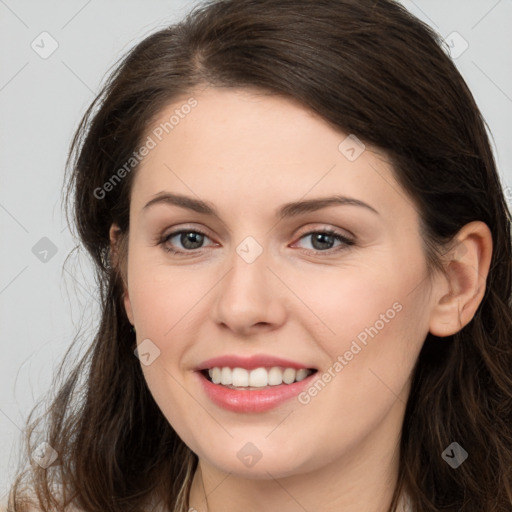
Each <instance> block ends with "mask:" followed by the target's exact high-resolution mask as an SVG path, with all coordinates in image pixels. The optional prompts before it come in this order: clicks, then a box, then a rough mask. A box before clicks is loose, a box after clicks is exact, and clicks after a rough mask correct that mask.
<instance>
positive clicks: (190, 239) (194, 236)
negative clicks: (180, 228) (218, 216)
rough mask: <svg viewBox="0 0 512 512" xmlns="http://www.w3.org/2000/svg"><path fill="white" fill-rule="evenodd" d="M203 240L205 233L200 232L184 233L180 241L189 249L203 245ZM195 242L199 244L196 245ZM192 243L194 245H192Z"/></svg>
mask: <svg viewBox="0 0 512 512" xmlns="http://www.w3.org/2000/svg"><path fill="white" fill-rule="evenodd" d="M202 241H203V235H201V234H200V233H192V232H190V233H182V234H181V240H180V242H181V243H182V244H183V247H186V248H187V249H197V248H198V247H199V246H201V242H202ZM194 244H197V246H195V245H194ZM191 245H192V246H191Z"/></svg>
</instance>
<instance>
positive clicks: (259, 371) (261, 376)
mask: <svg viewBox="0 0 512 512" xmlns="http://www.w3.org/2000/svg"><path fill="white" fill-rule="evenodd" d="M267 385H268V372H267V370H265V368H256V369H255V370H251V373H249V386H251V387H255V388H263V387H265V386H267Z"/></svg>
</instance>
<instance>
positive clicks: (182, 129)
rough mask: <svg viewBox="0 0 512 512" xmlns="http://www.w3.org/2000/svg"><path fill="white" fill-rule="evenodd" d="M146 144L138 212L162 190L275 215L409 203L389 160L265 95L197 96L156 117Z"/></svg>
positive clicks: (216, 92)
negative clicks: (284, 208) (309, 200)
mask: <svg viewBox="0 0 512 512" xmlns="http://www.w3.org/2000/svg"><path fill="white" fill-rule="evenodd" d="M192 105H193V106H192ZM146 140H151V141H152V142H151V146H152V148H151V149H150V151H149V152H148V154H147V156H145V157H144V159H143V160H142V161H141V164H140V166H139V168H138V170H137V173H136V176H135V180H134V184H133V194H132V201H133V202H134V203H135V204H134V207H136V208H138V209H141V208H142V207H143V206H144V204H146V202H147V200H149V199H151V198H152V197H153V196H154V195H156V194H158V193H160V192H162V191H163V190H168V191H176V192H179V193H186V194H187V195H195V196H198V197H201V198H204V199H206V200H208V199H211V200H212V201H213V202H215V203H216V202H220V203H223V204H229V203H230V202H235V201H237V202H238V203H240V201H243V202H244V204H245V205H246V206H249V205H250V204H251V203H254V205H257V206H259V207H260V208H270V205H272V209H273V210H275V203H276V202H279V203H282V202H286V201H290V202H291V201H296V200H297V199H299V198H301V197H305V196H307V197H316V196H319V195H325V194H332V193H333V192H336V193H343V194H344V195H351V196H354V197H356V196H361V195H364V196H365V197H366V198H367V199H372V201H373V202H374V203H375V204H374V206H375V207H376V208H378V206H379V204H380V206H381V208H382V207H383V206H384V205H383V204H382V203H385V202H386V201H387V202H388V203H389V204H388V205H387V206H389V207H391V208H392V209H393V210H394V211H395V213H398V212H397V206H398V204H397V200H398V199H400V196H402V198H401V199H402V201H403V192H402V193H401V192H400V191H399V190H398V188H399V186H398V183H396V182H395V180H394V177H393V173H392V170H391V166H390V165H389V164H388V163H387V162H386V159H385V155H384V154H383V153H382V152H380V151H378V150H377V149H376V148H373V147H369V146H366V147H364V146H361V142H360V141H358V139H357V138H354V137H353V136H352V135H351V134H347V133H344V132H342V131H341V130H337V129H335V128H333V127H332V126H331V125H330V124H329V123H327V122H326V121H325V120H324V119H322V118H321V117H319V116H318V115H316V114H315V113H313V112H311V111H310V110H309V109H307V108H305V107H303V106H302V105H300V104H299V103H298V102H296V101H294V100H289V99H287V98H283V97H279V96H273V95H269V94H263V93H260V92H259V91H253V90H246V89H218V88H207V89H205V90H200V91H194V92H192V93H191V94H190V95H187V96H183V97H182V98H179V99H177V100H175V101H173V102H172V103H171V104H169V105H167V106H166V107H165V108H164V109H163V110H162V111H161V112H160V113H159V115H158V116H157V117H155V119H154V120H153V123H152V125H151V126H150V128H149V130H148V131H147V134H146ZM354 156H355V157H356V158H354ZM397 196H398V197H397ZM359 198H360V199H362V200H364V199H363V197H359ZM143 202H144V203H143Z"/></svg>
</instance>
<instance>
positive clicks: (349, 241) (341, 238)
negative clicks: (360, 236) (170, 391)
mask: <svg viewBox="0 0 512 512" xmlns="http://www.w3.org/2000/svg"><path fill="white" fill-rule="evenodd" d="M183 233H195V234H199V235H202V236H204V237H206V238H209V236H208V235H207V234H206V233H204V232H203V231H201V230H200V229H195V228H194V229H179V230H177V231H172V232H171V233H168V234H166V235H164V236H163V237H161V238H160V239H159V240H158V243H157V245H162V249H163V250H164V251H166V252H168V253H171V254H174V255H176V256H186V255H190V254H193V253H195V252H196V251H200V250H201V249H203V248H202V247H201V248H199V249H190V250H188V251H180V250H176V249H173V248H171V247H169V246H167V245H165V244H166V243H167V241H168V240H170V239H171V238H173V237H175V236H176V235H180V234H183ZM315 234H325V235H329V236H332V237H334V239H335V240H337V241H339V242H341V243H342V245H339V246H338V247H337V248H331V249H327V250H325V251H321V250H319V249H299V250H301V251H302V252H304V253H305V254H315V255H317V254H325V255H331V254H334V253H338V252H340V251H343V250H346V249H347V248H348V247H350V246H352V245H355V241H354V240H352V239H351V238H348V237H346V236H344V235H341V234H340V233H338V232H336V231H334V230H332V229H318V230H314V231H308V232H307V233H304V234H303V235H301V237H300V238H299V240H301V239H302V238H304V237H307V236H311V235H315Z"/></svg>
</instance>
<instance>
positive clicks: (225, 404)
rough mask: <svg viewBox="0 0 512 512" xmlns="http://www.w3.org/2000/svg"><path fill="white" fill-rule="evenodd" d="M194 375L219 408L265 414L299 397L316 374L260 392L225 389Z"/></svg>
mask: <svg viewBox="0 0 512 512" xmlns="http://www.w3.org/2000/svg"><path fill="white" fill-rule="evenodd" d="M196 373H197V374H198V376H199V379H200V381H201V384H202V386H203V389H204V391H205V392H206V394H207V395H208V397H209V398H210V400H211V401H212V402H213V403H214V404H216V405H218V406H219V407H222V408H224V409H227V410H229V411H234V412H265V411H268V410H270V409H273V408H274V407H277V406H279V405H281V404H282V403H283V402H286V401H287V400H290V399H291V398H294V397H296V396H297V395H299V394H300V393H301V392H302V391H303V390H304V389H305V388H306V387H308V386H309V385H310V384H311V379H312V378H313V377H314V376H315V375H316V374H317V373H318V372H315V373H312V374H311V375H309V376H308V377H306V378H305V379H303V380H301V381H299V382H294V383H293V384H280V385H279V386H272V387H269V388H264V389H261V390H258V389H241V390H237V389H231V388H227V387H225V386H222V385H220V384H214V383H213V382H210V381H209V380H208V379H207V378H206V377H205V376H204V375H203V374H202V373H201V372H196Z"/></svg>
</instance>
